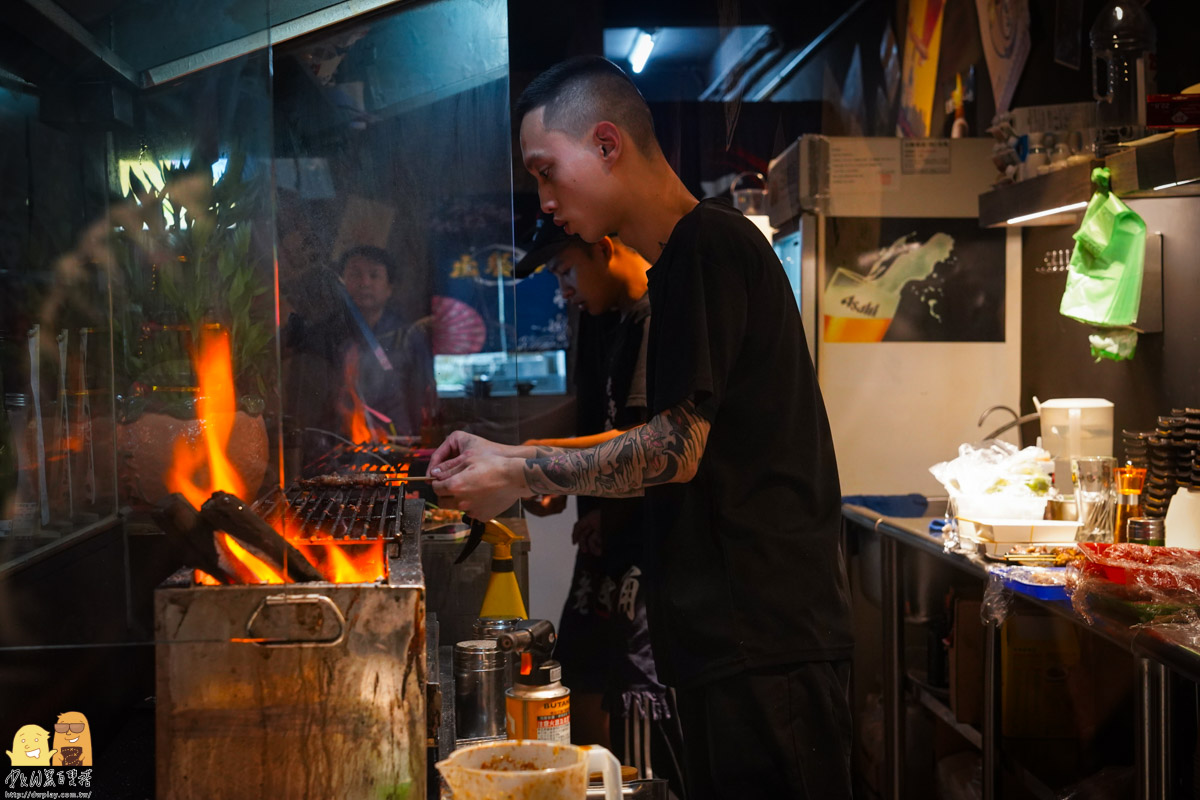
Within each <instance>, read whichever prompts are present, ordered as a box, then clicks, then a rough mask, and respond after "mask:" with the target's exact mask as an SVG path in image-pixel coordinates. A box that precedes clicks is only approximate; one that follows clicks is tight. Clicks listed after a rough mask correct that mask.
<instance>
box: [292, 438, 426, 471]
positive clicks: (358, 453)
mask: <svg viewBox="0 0 1200 800" xmlns="http://www.w3.org/2000/svg"><path fill="white" fill-rule="evenodd" d="M431 453H432V451H430V450H415V449H413V448H411V447H404V446H402V445H397V444H390V443H388V442H369V443H363V444H350V443H343V444H338V445H335V446H334V447H333V448H331V449H330V450H329V451H328V452H326V453H325V454H324V455H322V456H321V457H320V458H317V459H315V460H314V461H313V462H312V463H311V464H309V465H308V466H307V467H306V468H305V470H304V471H305V474H308V475H322V474H329V473H332V474H337V475H345V474H348V473H358V472H372V473H374V472H382V473H385V474H391V473H394V474H396V475H400V476H405V475H409V474H410V473H411V471H412V470H414V469H416V468H423V467H424V466H425V465H426V464H428V463H429V455H430V454H431Z"/></svg>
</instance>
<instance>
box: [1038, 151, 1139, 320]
mask: <svg viewBox="0 0 1200 800" xmlns="http://www.w3.org/2000/svg"><path fill="white" fill-rule="evenodd" d="M1092 182H1093V183H1094V184H1095V185H1096V186H1097V191H1096V193H1095V194H1093V195H1092V199H1091V201H1090V202H1089V203H1088V207H1087V211H1086V212H1084V215H1083V223H1082V224H1081V225H1080V226H1079V230H1078V231H1076V232H1075V235H1074V238H1075V250H1074V252H1073V253H1071V265H1070V270H1069V272H1068V273H1067V288H1066V290H1065V291H1064V292H1063V296H1062V303H1061V304H1060V305H1059V307H1058V310H1059V312H1060V313H1061V314H1063V315H1064V316H1067V317H1071V318H1072V319H1077V320H1079V321H1080V322H1084V323H1087V324H1089V325H1099V326H1104V327H1119V326H1130V325H1133V324H1134V323H1135V322H1137V312H1138V305H1139V304H1140V303H1141V300H1142V267H1143V263H1144V262H1145V259H1146V222H1145V221H1144V220H1143V219H1142V218H1141V217H1140V216H1138V215H1137V213H1135V212H1134V211H1133V210H1131V209H1130V208H1129V206H1127V205H1125V204H1124V203H1123V202H1121V198H1119V197H1117V196H1116V195H1115V194H1112V193H1111V192H1109V191H1108V186H1109V171H1108V169H1107V168H1105V167H1098V168H1097V169H1094V170H1092Z"/></svg>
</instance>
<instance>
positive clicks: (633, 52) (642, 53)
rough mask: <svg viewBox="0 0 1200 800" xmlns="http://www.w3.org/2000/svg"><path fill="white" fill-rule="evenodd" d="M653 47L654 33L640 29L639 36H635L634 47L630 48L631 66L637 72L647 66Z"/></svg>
mask: <svg viewBox="0 0 1200 800" xmlns="http://www.w3.org/2000/svg"><path fill="white" fill-rule="evenodd" d="M653 49H654V34H652V33H650V32H649V31H643V30H639V31H638V32H637V36H636V37H634V40H633V47H632V48H631V49H630V50H629V67H630V69H632V70H633V71H634V73H635V74H636V73H639V72H641V71H642V69H644V68H645V66H646V61H647V60H649V58H650V51H651V50H653Z"/></svg>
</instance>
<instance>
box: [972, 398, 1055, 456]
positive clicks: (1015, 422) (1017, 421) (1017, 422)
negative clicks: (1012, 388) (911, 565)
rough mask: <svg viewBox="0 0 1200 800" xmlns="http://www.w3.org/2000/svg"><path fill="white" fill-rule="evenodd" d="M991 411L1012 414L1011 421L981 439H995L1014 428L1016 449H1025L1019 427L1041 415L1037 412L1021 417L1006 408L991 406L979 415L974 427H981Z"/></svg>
mask: <svg viewBox="0 0 1200 800" xmlns="http://www.w3.org/2000/svg"><path fill="white" fill-rule="evenodd" d="M993 411H1007V412H1008V413H1010V414H1012V416H1013V418H1012V420H1010V421H1009V422H1006V423H1004V424H1003V425H1001V426H1000V427H999V428H996V430H994V431H992V432H991V433H989V434H988V435H987V436H985V437H983V438H984V439H995V438H996V437H997V436H999V435H1000V434H1002V433H1004V432H1005V431H1006V430H1008V429H1009V428H1014V427H1015V428H1016V429H1017V447H1019V448H1024V447H1025V441H1024V438H1023V437H1022V436H1021V428H1020V426H1021V425H1024V424H1025V423H1026V422H1033V421H1034V420H1035V419H1040V418H1041V414H1039V413H1038V412H1037V411H1035V412H1033V413H1032V414H1026V415H1025V416H1023V417H1022V416H1021V415H1020V414H1018V413H1017V412H1016V411H1013V410H1012V409H1011V408H1009V407H1008V406H992V407H991V408H989V409H988V410H987V411H984V412H983V413H982V414H980V415H979V422H977V423H975V425H976V426H977V427H983V423H984V421H985V420H986V419H987V418H988V416H989V415H990V414H991V413H992V412H993Z"/></svg>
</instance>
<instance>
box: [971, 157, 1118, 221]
mask: <svg viewBox="0 0 1200 800" xmlns="http://www.w3.org/2000/svg"><path fill="white" fill-rule="evenodd" d="M1099 166H1103V162H1102V161H1095V160H1093V161H1089V162H1087V163H1084V164H1076V165H1075V166H1072V167H1065V168H1063V169H1058V170H1055V171H1054V172H1047V173H1046V174H1045V175H1038V176H1037V177H1036V178H1029V179H1028V180H1023V181H1019V182H1018V183H1010V184H1006V185H1004V186H997V187H996V188H995V189H992V190H991V191H988V192H984V193H983V194H981V195H979V224H980V225H981V226H982V227H984V228H995V227H999V226H1002V225H1005V224H1006V223H1007V222H1008V220H1010V219H1015V218H1017V217H1022V216H1025V215H1026V214H1033V213H1036V212H1038V211H1044V210H1047V209H1051V208H1061V207H1063V206H1068V205H1071V204H1072V203H1078V202H1080V201H1082V202H1087V200H1088V198H1089V197H1091V196H1092V169H1093V168H1095V167H1099ZM1081 213H1083V209H1082V208H1081V209H1080V210H1079V211H1076V212H1071V213H1066V214H1055V215H1053V216H1049V217H1039V218H1037V219H1033V220H1030V221H1028V222H1026V223H1024V224H1026V225H1061V224H1063V223H1064V222H1068V221H1070V220H1071V219H1073V218H1075V217H1078V216H1079V214H1081Z"/></svg>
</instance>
